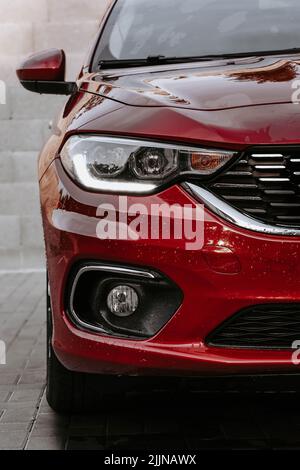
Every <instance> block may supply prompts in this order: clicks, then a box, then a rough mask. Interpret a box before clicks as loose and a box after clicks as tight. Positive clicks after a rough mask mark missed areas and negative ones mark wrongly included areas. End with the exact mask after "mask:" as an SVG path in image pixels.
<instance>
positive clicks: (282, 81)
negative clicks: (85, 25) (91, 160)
mask: <svg viewBox="0 0 300 470" xmlns="http://www.w3.org/2000/svg"><path fill="white" fill-rule="evenodd" d="M112 3H113V2H112ZM92 56H93V53H91V54H90V56H89V59H88V60H87V62H86V64H85V65H87V66H88V68H89V71H87V70H86V69H84V68H83V70H82V71H81V73H80V77H79V80H78V86H79V91H78V92H77V93H75V94H73V95H72V96H71V97H70V99H69V100H68V102H67V103H66V106H65V107H64V109H63V111H62V113H61V116H60V118H59V119H58V121H57V122H56V123H55V124H54V127H53V134H52V136H51V138H50V139H49V141H48V142H47V144H46V145H45V147H44V149H43V151H42V152H41V155H40V159H39V178H40V196H41V207H42V216H43V224H44V233H45V241H46V251H47V262H48V271H49V281H50V290H51V298H52V309H53V322H54V331H53V339H52V341H53V347H54V351H55V353H56V354H57V356H58V358H59V360H60V361H61V362H62V363H63V364H64V365H65V367H67V368H68V369H71V370H74V371H82V372H96V373H105V374H140V375H146V374H157V373H159V374H165V375H178V374H183V375H202V374H229V373H241V374H242V373H253V374H255V373H257V374H258V373H269V372H278V371H280V372H291V371H292V372H293V371H295V366H293V365H292V362H291V352H290V351H286V352H284V351H262V350H261V351H259V350H242V349H229V348H213V347H208V346H207V345H206V344H205V338H206V336H207V335H208V334H209V333H210V332H211V331H212V330H213V329H214V328H216V327H217V326H218V325H219V324H220V323H221V322H223V321H224V320H225V319H227V318H229V317H230V316H232V315H233V314H234V313H235V312H237V311H239V310H240V309H242V308H245V307H248V306H251V305H255V304H257V303H260V304H261V303H273V302H300V289H299V287H300V285H299V279H300V238H297V237H279V236H269V235H264V234H259V233H254V232H251V231H246V230H243V229H240V228H238V227H236V226H234V225H231V224H230V223H227V222H225V221H224V220H222V219H221V218H219V217H217V216H215V215H213V214H212V213H211V212H210V211H209V210H208V209H205V246H204V248H203V249H202V250H200V251H186V249H185V242H186V240H185V239H182V240H175V239H170V240H149V241H147V242H145V241H144V240H139V241H135V242H132V241H101V240H99V239H98V238H97V237H96V226H97V223H98V221H99V218H98V217H97V215H96V211H97V207H98V206H99V204H100V203H103V202H107V203H116V202H117V197H118V196H117V195H107V194H101V193H92V192H88V191H84V190H82V189H80V188H79V187H78V186H77V185H76V184H75V183H74V182H73V181H71V180H70V178H69V177H68V176H67V175H66V173H65V171H64V170H63V168H62V165H61V162H60V158H59V153H60V149H61V147H62V145H63V143H64V142H65V141H66V139H67V138H68V137H69V136H70V135H72V134H77V133H80V134H83V133H93V134H109V135H117V136H131V137H140V138H147V139H153V140H159V141H166V142H179V143H180V142H182V143H190V144H196V145H203V146H206V147H212V148H214V147H218V148H223V149H233V150H242V149H246V148H248V147H250V146H252V145H273V144H283V145H285V144H299V143H300V133H299V127H300V115H299V108H298V106H296V105H295V104H294V103H293V101H292V93H291V90H292V88H291V85H292V82H293V80H295V79H300V55H296V54H294V55H292V56H286V55H285V56H272V57H270V56H269V57H262V58H260V59H255V58H248V59H237V60H234V61H230V63H229V62H228V61H224V60H216V61H214V62H209V63H208V62H207V63H205V62H201V63H194V64H177V65H169V66H155V67H144V68H136V69H127V70H124V69H122V70H119V71H117V70H114V71H112V72H108V71H104V72H93V71H92V70H91V68H90V64H91V60H92ZM63 64H64V56H62V55H59V54H58V53H54V54H53V55H52V56H51V54H50V55H49V54H48V55H46V56H43V55H41V56H40V58H39V60H36V57H35V59H34V60H33V61H31V62H26V63H25V64H24V65H23V67H22V71H18V75H19V78H20V79H21V80H31V79H32V75H30V74H32V73H36V74H37V75H36V77H37V78H36V79H39V80H42V79H43V77H44V79H47V80H48V79H49V75H47V77H46V72H45V70H47V74H48V73H49V68H50V69H52V71H53V74H52V75H51V76H52V79H53V80H61V79H63V74H62V69H63ZM33 69H34V70H33ZM39 74H40V75H39ZM129 199H130V201H131V202H132V203H135V202H140V201H141V198H139V197H137V196H136V197H130V198H129ZM142 202H143V203H144V204H146V205H147V206H150V205H151V204H153V203H164V202H167V203H169V204H172V203H177V204H180V205H184V204H193V205H194V206H195V205H196V204H199V202H197V201H196V200H194V199H193V198H192V197H191V196H190V195H189V194H188V193H187V192H186V191H185V190H184V189H183V188H182V187H181V186H178V185H173V186H171V187H169V188H167V189H166V190H164V191H163V192H161V193H159V194H157V195H152V196H147V197H145V196H143V198H142ZM86 259H93V260H99V261H107V262H118V263H125V264H129V265H133V266H140V267H151V268H154V269H156V270H159V271H160V272H163V273H164V274H166V275H167V276H168V277H169V278H170V279H172V280H173V281H174V282H175V283H177V285H178V286H179V287H180V288H181V289H182V291H183V293H184V300H183V303H182V305H181V307H180V308H179V310H178V311H177V313H176V314H175V316H174V317H173V318H172V319H171V320H170V322H169V323H168V324H167V325H166V326H165V327H164V328H163V329H162V330H161V331H160V332H159V333H158V334H157V335H156V336H155V337H154V338H151V339H149V340H147V341H133V340H126V339H116V338H111V337H108V336H105V335H101V334H96V333H91V332H86V331H82V330H80V329H78V328H77V327H75V326H74V325H73V324H72V323H71V322H70V320H69V319H68V317H67V315H66V312H65V303H64V298H65V289H66V283H67V279H68V275H69V273H70V270H71V268H72V266H73V264H74V263H75V262H76V261H78V260H86Z"/></svg>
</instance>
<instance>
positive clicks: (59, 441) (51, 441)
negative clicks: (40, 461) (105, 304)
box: [26, 436, 65, 450]
mask: <svg viewBox="0 0 300 470" xmlns="http://www.w3.org/2000/svg"><path fill="white" fill-rule="evenodd" d="M64 447H65V439H64V438H63V437H62V436H42V437H35V436H32V437H30V439H29V441H28V443H27V445H26V450H45V449H47V450H64Z"/></svg>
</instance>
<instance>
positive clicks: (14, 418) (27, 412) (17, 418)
mask: <svg viewBox="0 0 300 470" xmlns="http://www.w3.org/2000/svg"><path fill="white" fill-rule="evenodd" d="M35 410H36V408H35V406H34V405H31V406H28V404H27V405H26V406H25V407H20V408H18V407H14V409H7V410H6V411H5V413H4V414H3V415H2V417H1V419H0V423H28V422H30V421H33V419H34V414H35Z"/></svg>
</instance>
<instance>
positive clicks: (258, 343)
mask: <svg viewBox="0 0 300 470" xmlns="http://www.w3.org/2000/svg"><path fill="white" fill-rule="evenodd" d="M294 341H300V304H276V305H274V304H267V305H258V306H254V307H251V308H247V309H245V310H242V311H241V312H239V313H237V314H236V315H234V316H233V317H231V318H230V319H229V320H227V321H225V322H224V323H223V324H221V325H220V326H219V327H218V328H217V329H216V330H215V331H213V332H212V333H211V334H210V335H209V336H208V337H207V339H206V342H207V344H209V345H211V346H217V347H231V348H248V349H292V343H293V342H294Z"/></svg>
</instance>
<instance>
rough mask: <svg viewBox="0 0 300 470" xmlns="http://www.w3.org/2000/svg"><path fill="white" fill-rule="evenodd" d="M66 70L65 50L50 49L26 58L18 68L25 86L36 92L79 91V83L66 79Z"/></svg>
mask: <svg viewBox="0 0 300 470" xmlns="http://www.w3.org/2000/svg"><path fill="white" fill-rule="evenodd" d="M65 70H66V56H65V53H64V51H63V50H60V49H49V50H46V51H42V52H38V53H36V54H33V55H31V56H30V57H28V58H27V59H25V60H24V61H23V62H22V64H21V65H20V67H19V68H18V69H17V76H18V78H19V80H20V82H21V84H22V85H23V87H24V88H26V90H29V91H32V92H34V93H40V94H50V95H71V94H73V93H74V92H76V91H77V85H76V83H75V82H66V81H65Z"/></svg>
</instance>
